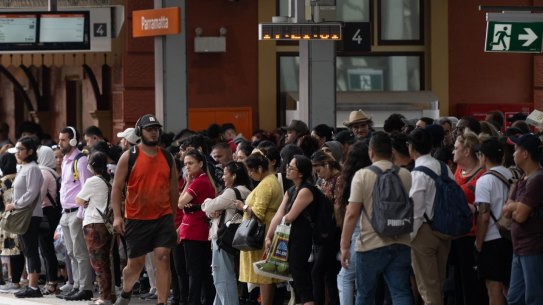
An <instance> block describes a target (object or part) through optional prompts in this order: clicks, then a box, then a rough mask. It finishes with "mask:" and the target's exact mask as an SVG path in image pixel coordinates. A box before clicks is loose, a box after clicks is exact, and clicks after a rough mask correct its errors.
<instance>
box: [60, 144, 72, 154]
mask: <svg viewBox="0 0 543 305" xmlns="http://www.w3.org/2000/svg"><path fill="white" fill-rule="evenodd" d="M71 151H72V147H71V146H70V147H68V148H64V147H61V148H60V152H61V153H62V154H63V155H67V154H69V153H70V152H71Z"/></svg>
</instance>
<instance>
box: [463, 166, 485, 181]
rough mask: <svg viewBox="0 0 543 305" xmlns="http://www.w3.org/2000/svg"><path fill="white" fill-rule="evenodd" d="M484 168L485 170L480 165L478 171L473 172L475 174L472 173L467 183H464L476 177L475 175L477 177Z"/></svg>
mask: <svg viewBox="0 0 543 305" xmlns="http://www.w3.org/2000/svg"><path fill="white" fill-rule="evenodd" d="M482 170H483V168H482V167H479V168H478V169H477V171H476V172H475V173H473V175H471V176H470V177H469V178H468V181H466V183H464V184H468V183H470V182H471V180H473V179H475V177H476V176H477V175H478V174H479V173H480V172H481V171H482Z"/></svg>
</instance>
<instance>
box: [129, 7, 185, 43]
mask: <svg viewBox="0 0 543 305" xmlns="http://www.w3.org/2000/svg"><path fill="white" fill-rule="evenodd" d="M179 33H181V9H180V8H179V7H168V8H161V9H154V10H141V11H133V12H132V36H134V37H147V36H162V35H174V34H179Z"/></svg>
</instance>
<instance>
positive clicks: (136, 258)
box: [111, 114, 179, 305]
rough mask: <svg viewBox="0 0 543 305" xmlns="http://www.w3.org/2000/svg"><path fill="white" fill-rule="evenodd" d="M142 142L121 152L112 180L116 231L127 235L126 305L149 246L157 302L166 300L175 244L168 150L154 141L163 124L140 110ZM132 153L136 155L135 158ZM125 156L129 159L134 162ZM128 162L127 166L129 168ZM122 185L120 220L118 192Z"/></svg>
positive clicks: (121, 304) (173, 179)
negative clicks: (123, 210)
mask: <svg viewBox="0 0 543 305" xmlns="http://www.w3.org/2000/svg"><path fill="white" fill-rule="evenodd" d="M135 133H136V135H137V136H139V137H141V143H140V144H138V145H135V146H133V147H131V148H130V150H128V151H126V152H125V153H124V154H123V155H122V156H121V158H120V160H119V163H118V165H117V171H116V173H115V178H114V181H113V188H112V193H111V205H112V207H113V211H114V214H115V219H114V222H113V226H114V228H115V231H116V232H117V233H119V234H121V235H124V236H125V238H126V244H127V250H128V262H127V265H126V267H125V268H124V270H123V287H122V293H121V295H120V297H119V298H117V302H115V304H117V305H126V304H128V303H129V301H130V297H131V295H132V287H133V286H134V283H135V282H136V280H137V279H138V277H139V275H140V273H141V271H142V269H143V266H144V265H145V256H146V254H147V253H149V252H153V254H154V257H155V266H156V268H157V274H158V275H159V276H158V277H157V280H156V286H157V296H158V298H157V304H165V303H166V300H167V298H168V291H169V289H170V280H171V273H170V252H171V249H172V248H174V247H175V246H176V244H177V243H176V241H177V234H176V232H175V225H174V218H175V212H176V205H177V199H178V197H179V191H178V189H177V170H176V167H175V165H173V162H172V156H171V155H170V154H169V153H168V152H166V151H165V150H162V149H160V148H159V146H158V142H159V138H160V134H161V133H162V125H160V123H159V121H158V120H157V119H156V117H155V116H153V115H151V114H146V115H144V116H142V117H141V118H140V119H139V120H138V121H137V122H136V126H135ZM134 159H135V160H134ZM130 160H133V164H129V163H131V161H130ZM129 167H130V168H129ZM125 185H126V203H125V212H124V214H125V215H124V217H125V219H126V220H124V221H123V217H122V215H121V194H122V191H123V188H124V187H125Z"/></svg>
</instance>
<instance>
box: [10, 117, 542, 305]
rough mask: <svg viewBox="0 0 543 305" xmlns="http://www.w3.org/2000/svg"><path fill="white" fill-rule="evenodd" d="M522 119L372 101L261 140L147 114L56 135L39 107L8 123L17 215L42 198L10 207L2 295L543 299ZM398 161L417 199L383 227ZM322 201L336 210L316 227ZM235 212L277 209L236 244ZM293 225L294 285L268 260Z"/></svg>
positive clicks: (231, 303) (121, 303) (464, 301)
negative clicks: (107, 127) (18, 219)
mask: <svg viewBox="0 0 543 305" xmlns="http://www.w3.org/2000/svg"><path fill="white" fill-rule="evenodd" d="M524 119H525V117H522V115H521V114H518V115H516V116H514V117H513V118H512V119H510V120H509V121H512V120H515V122H508V123H512V124H511V125H510V126H508V127H507V128H506V127H505V124H506V120H505V118H504V116H503V114H502V113H501V112H499V111H493V112H489V113H488V115H487V118H486V119H485V120H484V121H478V120H476V119H475V118H473V117H462V118H460V119H457V118H454V117H442V118H440V119H436V120H434V119H431V118H426V117H422V118H419V119H415V120H412V119H407V118H405V117H404V116H403V115H402V114H398V113H395V114H391V115H390V116H389V117H388V118H387V119H386V120H385V122H384V127H383V130H376V128H374V126H373V120H372V117H371V116H369V115H368V114H367V113H365V112H364V111H362V110H357V111H353V112H351V113H350V116H349V118H348V120H347V121H345V122H343V124H344V125H345V128H341V129H337V128H332V127H330V126H327V125H317V126H314V127H313V128H312V129H309V128H308V126H307V124H306V123H305V122H303V121H299V120H293V121H292V122H291V123H290V124H289V125H288V126H286V127H284V128H278V129H276V130H274V131H273V132H267V131H264V130H257V131H255V132H254V133H253V134H252V135H251V137H250V138H249V137H247V138H246V137H244V135H241V134H238V133H237V132H236V130H235V126H234V125H232V124H224V125H222V126H219V125H217V124H211V125H210V126H209V128H208V129H207V130H204V131H199V132H197V131H192V130H188V129H185V130H182V131H180V132H178V133H177V134H174V133H165V132H163V129H162V125H161V124H160V122H159V120H158V119H157V118H156V117H155V116H154V115H144V116H142V117H141V118H140V119H139V120H138V121H137V122H136V124H135V126H134V127H133V128H127V129H126V130H124V131H123V132H121V133H119V134H117V136H118V137H119V138H120V139H121V140H120V142H119V143H117V144H114V143H110V142H109V141H108V139H105V138H104V136H103V133H102V131H101V130H100V129H99V128H98V127H96V126H90V127H88V128H86V129H85V130H84V132H83V133H79V132H78V131H77V130H76V129H75V128H74V127H71V126H66V127H65V128H62V129H61V130H60V131H59V133H58V135H56V136H58V138H56V136H55V138H54V140H53V137H51V136H47V135H44V133H43V131H42V129H41V127H40V126H39V125H38V124H36V123H33V122H24V123H23V124H21V126H18V127H17V130H16V134H17V140H16V141H11V139H10V138H9V137H8V134H9V127H10V126H8V125H7V124H0V189H1V191H2V196H1V198H0V199H1V200H0V202H1V205H0V208H1V209H0V210H1V211H2V214H3V216H2V217H6V216H7V215H8V214H9V213H11V211H13V210H22V209H32V211H31V213H30V212H29V214H28V215H29V221H27V223H28V224H27V225H26V222H25V230H24V233H22V234H14V233H13V232H10V231H9V230H6V229H5V228H3V227H2V225H1V224H2V222H0V251H1V252H0V256H1V258H2V265H1V266H2V268H3V269H4V270H3V271H4V272H2V273H0V274H3V279H2V280H1V281H2V285H0V292H4V293H14V294H15V296H16V297H19V298H33V297H42V296H43V295H49V294H54V295H56V296H57V297H58V298H62V299H64V300H67V301H72V300H73V301H81V300H88V301H90V303H89V304H92V305H100V304H106V305H107V304H117V305H126V304H129V303H130V300H131V299H132V298H134V297H136V295H138V297H140V298H143V299H147V300H151V301H154V302H156V303H157V304H171V305H178V304H186V305H211V304H213V305H254V304H258V303H260V304H262V305H280V304H281V305H282V304H284V303H286V302H290V303H291V304H306V305H313V304H316V305H354V304H356V305H364V304H379V305H381V304H395V305H396V304H432V305H433V304H447V305H449V304H458V305H484V304H490V305H501V304H510V305H513V304H543V289H541V288H542V287H543V193H542V192H540V191H539V188H541V187H543V170H542V169H541V166H542V152H543V147H542V145H541V139H540V132H541V130H539V129H538V128H537V127H538V126H536V127H535V128H534V127H530V126H529V125H528V124H527V123H526V122H525V121H524ZM247 136H248V135H247ZM383 173H387V175H393V176H394V177H396V178H390V179H396V180H395V181H397V182H395V183H392V184H394V185H390V186H389V188H391V189H394V188H395V189H396V193H395V194H396V195H397V196H399V197H398V198H404V197H405V199H406V200H405V205H406V206H407V207H409V206H411V207H412V209H411V216H410V217H409V218H407V220H408V223H409V226H408V228H409V230H408V231H401V233H398V234H392V235H391V234H388V233H385V231H383V230H382V228H381V227H377V225H378V224H377V223H378V220H377V219H376V218H377V216H375V215H377V214H376V211H377V210H381V209H383V206H384V205H385V204H389V202H383V200H381V198H384V197H383V196H385V195H383V193H382V192H381V191H377V190H378V189H379V186H380V183H381V182H380V181H381V177H382V176H383V175H384V174H383ZM436 177H437V178H436ZM439 177H442V178H439ZM447 177H448V178H447ZM439 179H441V180H439ZM444 179H445V180H446V179H451V180H452V181H454V182H455V183H456V185H458V186H459V187H460V189H461V191H462V193H463V195H464V197H465V202H467V204H466V205H467V206H466V210H468V211H469V212H470V214H469V217H470V219H469V222H470V224H471V228H470V229H469V230H467V231H466V233H465V234H462V235H461V236H454V238H452V237H451V236H447V235H444V234H441V233H440V232H438V231H437V229H435V227H434V226H433V223H434V218H435V217H436V216H435V215H436V213H437V212H436V211H435V207H436V200H437V199H436V198H438V197H440V196H437V193H439V192H440V187H442V184H443V182H442V181H443V180H444ZM390 181H392V180H390ZM402 196H403V197H402ZM322 204H330V205H331V208H330V210H329V211H330V214H333V215H328V216H330V217H331V218H332V219H333V222H334V225H333V228H332V229H331V230H330V232H328V234H326V236H325V237H322V238H319V240H318V241H317V240H316V237H315V231H316V230H318V229H322V228H317V227H316V226H318V223H317V224H316V222H318V221H319V220H320V219H322V218H323V217H322V216H323V215H320V213H323V211H325V210H326V209H322V208H321V206H320V205H322ZM381 205H383V206H381ZM235 218H240V219H241V218H243V219H249V218H256V219H258V220H259V221H260V222H262V223H264V224H265V228H266V232H265V235H264V242H263V247H261V248H260V249H256V250H250V251H237V250H232V249H228V248H223V247H221V245H220V243H219V233H218V231H219V228H221V226H223V225H224V224H225V223H226V222H231V221H233V220H234V219H235ZM387 221H388V223H389V224H390V223H393V225H396V223H397V222H398V220H396V219H385V222H387ZM400 222H401V224H405V219H404V220H403V221H402V220H400ZM280 223H284V224H287V225H290V228H291V229H290V236H289V242H288V263H289V270H290V274H291V277H292V281H290V282H285V281H284V280H280V279H278V278H272V277H267V276H263V275H262V274H260V273H257V272H255V270H254V268H253V263H255V262H258V261H260V260H262V259H263V257H265V256H266V254H267V253H268V249H269V247H270V245H271V244H272V241H273V239H274V233H275V228H276V227H277V226H278V225H279V224H280ZM26 226H27V228H26ZM42 266H43V268H42ZM146 282H148V284H146ZM40 285H41V287H40ZM96 289H97V291H98V293H97V294H95V293H94V291H95V290H96ZM289 292H290V293H289ZM95 296H96V297H95Z"/></svg>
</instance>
